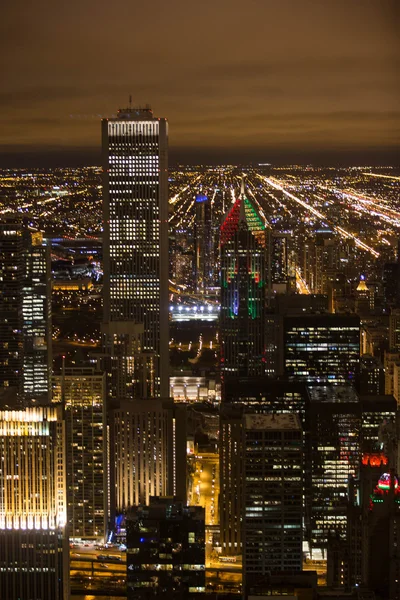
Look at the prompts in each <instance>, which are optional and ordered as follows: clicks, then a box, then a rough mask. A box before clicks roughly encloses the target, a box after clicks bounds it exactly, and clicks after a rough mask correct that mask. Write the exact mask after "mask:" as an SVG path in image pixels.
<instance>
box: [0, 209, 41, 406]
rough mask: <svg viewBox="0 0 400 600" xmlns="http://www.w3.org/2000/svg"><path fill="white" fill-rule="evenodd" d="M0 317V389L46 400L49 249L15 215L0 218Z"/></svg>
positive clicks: (21, 398)
mask: <svg viewBox="0 0 400 600" xmlns="http://www.w3.org/2000/svg"><path fill="white" fill-rule="evenodd" d="M0 315H1V316H0V366H1V368H0V388H3V389H8V390H11V391H12V392H16V393H17V394H18V395H19V400H20V401H22V400H25V401H30V400H35V401H41V402H42V401H48V400H49V398H50V387H51V386H50V373H51V268H50V248H49V247H48V246H45V245H44V244H43V237H42V235H41V234H40V233H39V232H37V231H36V230H35V229H33V228H32V227H30V226H29V225H28V223H27V222H25V220H24V219H23V218H21V217H20V216H18V215H16V216H10V217H6V218H5V217H3V218H2V219H1V222H0Z"/></svg>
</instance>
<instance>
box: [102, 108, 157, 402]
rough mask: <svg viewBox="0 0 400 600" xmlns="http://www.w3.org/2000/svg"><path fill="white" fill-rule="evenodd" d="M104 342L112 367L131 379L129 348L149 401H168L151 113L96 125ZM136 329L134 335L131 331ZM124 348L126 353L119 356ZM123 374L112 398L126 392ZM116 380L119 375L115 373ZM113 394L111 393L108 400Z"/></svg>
mask: <svg viewBox="0 0 400 600" xmlns="http://www.w3.org/2000/svg"><path fill="white" fill-rule="evenodd" d="M102 145H103V172H104V179H103V227H104V238H103V239H104V245H103V253H104V328H103V333H104V337H105V340H104V343H105V349H106V353H107V354H109V355H111V356H113V357H114V360H113V362H112V367H113V368H114V369H116V370H117V373H118V372H119V370H122V371H124V372H125V373H128V374H129V378H130V379H132V378H134V377H135V372H137V370H136V371H135V369H136V366H135V361H137V360H138V358H137V356H136V352H135V351H134V347H137V343H138V342H137V340H138V339H139V340H140V351H142V352H144V353H145V354H146V355H148V356H149V357H150V358H149V362H150V363H151V366H150V367H149V368H150V369H151V370H153V371H154V377H153V379H152V381H154V389H153V390H152V389H150V390H148V395H150V396H162V397H167V396H168V342H169V339H168V337H169V334H168V174H167V168H168V164H167V145H168V125H167V121H166V120H165V119H159V118H155V117H154V116H153V113H152V111H151V109H150V108H145V109H136V108H127V109H122V110H119V111H118V116H117V117H116V118H113V119H104V120H103V122H102ZM137 325H140V326H142V327H143V329H142V331H141V332H140V331H138V330H137V329H136V326H137ZM121 344H122V345H126V346H127V350H126V351H127V355H126V356H125V355H123V354H122V353H121V352H119V350H120V347H121ZM124 377H125V379H126V376H125V375H121V377H120V378H119V379H120V380H121V382H122V383H121V384H117V386H116V391H113V392H112V393H113V394H118V396H119V397H122V398H124V397H129V395H132V392H131V391H130V389H128V390H127V393H126V394H124V392H125V389H126V388H130V385H129V378H128V381H126V380H124ZM117 379H118V376H117ZM114 397H115V396H114Z"/></svg>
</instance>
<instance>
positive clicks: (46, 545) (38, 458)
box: [0, 406, 69, 600]
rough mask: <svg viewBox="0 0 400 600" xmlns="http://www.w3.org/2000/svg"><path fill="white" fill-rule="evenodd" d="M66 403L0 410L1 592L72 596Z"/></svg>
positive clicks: (27, 598)
mask: <svg viewBox="0 0 400 600" xmlns="http://www.w3.org/2000/svg"><path fill="white" fill-rule="evenodd" d="M64 442H65V431H64V423H63V420H62V408H61V406H46V407H39V406H37V407H32V408H26V409H25V410H0V453H1V456H2V461H1V464H0V597H1V598H5V599H6V598H7V599H10V600H11V599H14V598H23V599H24V600H39V599H40V600H68V599H69V585H68V582H69V545H68V537H67V532H66V525H67V507H66V479H65V464H66V457H65V447H64Z"/></svg>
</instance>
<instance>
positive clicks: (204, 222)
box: [194, 193, 215, 294]
mask: <svg viewBox="0 0 400 600" xmlns="http://www.w3.org/2000/svg"><path fill="white" fill-rule="evenodd" d="M195 215H196V216H195V265H194V267H195V278H196V291H197V293H198V294H204V293H205V292H206V291H207V289H208V288H210V287H212V286H213V285H214V269H215V265H214V260H213V259H214V255H213V251H214V240H213V228H212V212H211V200H210V199H209V198H207V196H206V195H204V194H202V193H200V194H197V196H196V213H195Z"/></svg>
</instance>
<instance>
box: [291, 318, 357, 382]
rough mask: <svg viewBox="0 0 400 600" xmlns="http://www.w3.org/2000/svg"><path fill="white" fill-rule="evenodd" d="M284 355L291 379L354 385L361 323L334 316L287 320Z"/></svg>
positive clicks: (355, 319)
mask: <svg viewBox="0 0 400 600" xmlns="http://www.w3.org/2000/svg"><path fill="white" fill-rule="evenodd" d="M283 351H284V357H283V366H284V373H285V375H286V376H287V377H288V379H292V380H296V381H305V382H307V383H319V384H325V383H326V384H329V383H332V384H335V385H343V384H344V383H352V382H354V381H356V379H357V377H358V372H359V364H360V319H359V317H357V316H355V315H354V316H353V315H351V316H342V315H332V314H323V315H299V316H287V317H284V320H283Z"/></svg>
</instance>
